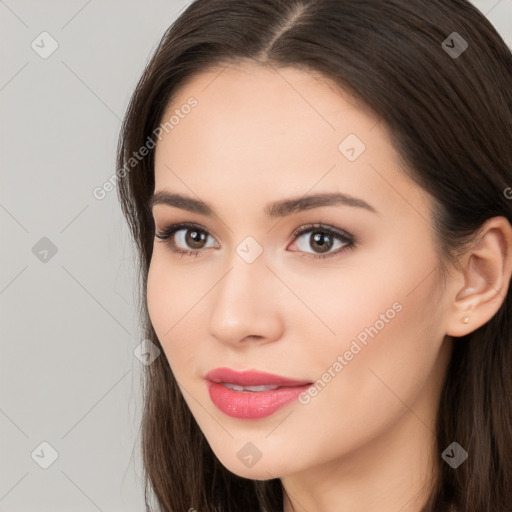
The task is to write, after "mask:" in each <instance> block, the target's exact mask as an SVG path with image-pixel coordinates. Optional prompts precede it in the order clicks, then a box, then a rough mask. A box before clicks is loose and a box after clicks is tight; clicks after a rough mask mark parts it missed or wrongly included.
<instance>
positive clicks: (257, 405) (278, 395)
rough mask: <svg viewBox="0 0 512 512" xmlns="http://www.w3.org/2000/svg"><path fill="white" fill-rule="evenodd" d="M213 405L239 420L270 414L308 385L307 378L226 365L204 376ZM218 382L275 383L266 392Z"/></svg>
mask: <svg viewBox="0 0 512 512" xmlns="http://www.w3.org/2000/svg"><path fill="white" fill-rule="evenodd" d="M204 378H205V380H206V385H207V387H208V392H209V395H210V399H211V400H212V402H213V404H214V405H215V406H216V407H217V408H218V409H219V410H220V411H221V412H223V413H224V414H226V415H228V416H231V417H233V418H240V419H260V418H265V417H267V416H270V415H271V414H273V413H274V412H276V411H278V410H279V409H281V408H282V407H284V406H286V405H288V404H289V403H290V402H292V401H294V400H296V399H297V398H298V396H299V395H300V394H301V393H302V392H303V391H305V390H306V389H307V388H309V387H310V386H311V385H312V382H310V381H304V380H295V379H289V378H286V377H281V376H279V375H273V374H270V373H265V372H259V371H256V370H247V371H242V372H237V371H235V370H232V369H230V368H216V369H215V370H212V371H210V372H208V373H207V374H206V375H205V377H204ZM222 383H229V384H236V385H238V386H262V385H269V386H279V387H278V388H277V389H274V390H269V391H235V390H233V389H229V388H227V387H225V386H224V385H223V384H222Z"/></svg>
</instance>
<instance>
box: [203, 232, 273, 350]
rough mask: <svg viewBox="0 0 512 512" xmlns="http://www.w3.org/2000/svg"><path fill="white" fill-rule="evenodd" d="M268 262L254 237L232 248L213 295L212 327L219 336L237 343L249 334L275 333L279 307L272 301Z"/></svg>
mask: <svg viewBox="0 0 512 512" xmlns="http://www.w3.org/2000/svg"><path fill="white" fill-rule="evenodd" d="M248 238H249V237H248ZM258 245H259V244H258ZM260 247H261V246H260ZM258 252H259V254H258ZM266 264H267V261H266V258H265V257H264V253H263V252H262V251H261V250H258V249H257V247H256V245H255V243H254V241H252V240H244V241H242V242H241V243H240V244H239V245H238V246H237V247H236V248H235V250H234V251H233V253H232V256H231V257H230V258H229V261H228V265H229V268H228V270H227V273H226V274H225V275H224V277H223V278H222V279H221V280H220V282H218V284H217V286H216V291H215V293H214V294H213V297H212V301H213V307H212V311H211V316H210V330H211V333H212V334H213V335H214V336H215V337H216V338H217V339H219V340H224V341H226V342H233V343H236V342H238V341H241V340H242V339H244V338H245V337H247V336H257V337H264V338H267V337H273V336H275V334H276V329H278V327H279V325H278V324H279V320H278V309H279V308H278V307H276V304H275V302H274V301H273V300H272V297H276V294H275V293H274V292H273V291H272V290H273V285H272V279H274V280H275V277H274V276H273V275H272V273H271V272H270V270H269V269H268V268H267V266H266ZM277 285H278V283H277V280H276V283H275V286H277Z"/></svg>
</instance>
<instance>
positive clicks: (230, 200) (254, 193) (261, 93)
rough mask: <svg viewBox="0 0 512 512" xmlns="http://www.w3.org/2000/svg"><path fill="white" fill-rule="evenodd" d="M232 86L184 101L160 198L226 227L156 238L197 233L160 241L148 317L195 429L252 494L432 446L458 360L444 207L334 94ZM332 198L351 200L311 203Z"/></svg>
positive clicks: (257, 73)
mask: <svg viewBox="0 0 512 512" xmlns="http://www.w3.org/2000/svg"><path fill="white" fill-rule="evenodd" d="M220 71H221V70H220V68H219V69H218V70H216V71H214V72H213V71H212V72H208V73H203V74H201V75H196V76H195V77H194V78H193V80H192V81H190V82H189V83H188V84H186V86H185V87H184V88H183V89H181V90H180V92H179V94H178V95H177V96H176V97H174V99H173V102H172V105H170V106H169V108H168V110H167V112H166V114H165V116H164V119H163V121H162V123H164V122H166V121H168V120H169V119H170V118H171V116H172V115H174V116H175V117H174V118H173V121H172V122H171V124H172V126H171V124H168V125H167V131H165V130H164V131H163V132H162V134H163V135H162V137H161V139H160V141H159V142H158V144H157V147H156V150H155V151H156V154H155V192H156V193H167V194H179V195H181V196H185V197H186V198H187V199H189V200H190V202H192V201H193V202H194V204H195V203H196V202H199V201H201V202H204V203H205V204H206V205H208V207H209V209H210V210H211V211H212V212H213V213H211V214H207V212H208V211H209V210H208V208H207V207H203V211H202V212H201V211H189V210H188V209H187V208H185V206H186V205H188V204H189V203H186V202H181V203H180V202H178V201H176V200H174V206H171V204H166V203H165V202H159V201H155V202H154V205H153V207H152V212H153V216H154V219H155V229H156V233H157V234H159V233H162V232H163V231H164V230H165V228H167V227H168V226H169V225H173V224H178V223H191V224H193V226H192V227H188V228H179V229H178V230H177V231H176V233H175V234H174V235H171V236H170V237H169V238H168V239H167V240H161V239H159V238H157V237H155V241H154V248H153V256H152V260H151V265H150V269H149V276H148V283H147V300H148V308H149V313H150V318H151V321H152V324H153V326H154V329H155V331H156V334H157V335H158V338H159V340H160V342H161V344H162V346H163V349H164V351H165V357H167V359H168V361H169V364H170V366H171V368H172V371H173V373H174V375H175V377H176V379H177V381H178V383H179V385H180V388H181V390H182V392H183V396H184V398H185V400H186V402H187V404H188V406H189V407H190V410H191V412H192V414H193V416H194V418H195V419H196V421H197V423H198V425H199V427H200V428H201V430H202V431H203V433H204V435H205V436H206V439H207V440H208V442H209V444H210V445H211V447H212V449H213V451H214V452H215V454H216V455H217V457H218V458H219V459H220V461H221V462H222V463H223V464H224V465H225V466H226V467H227V468H228V469H229V470H231V471H232V472H234V473H236V474H238V475H240V476H244V477H246V478H254V479H268V478H275V477H284V476H286V475H291V474H294V473H299V472H301V471H305V470H307V469H309V468H313V467H315V466H317V467H320V466H322V465H324V467H325V468H327V467H328V465H329V464H331V463H332V464H334V463H335V464H336V467H338V468H340V467H343V466H342V465H341V466H340V463H341V462H342V461H347V463H348V461H353V460H354V459H353V455H354V454H358V455H361V456H363V455H364V454H366V455H367V456H368V457H369V458H371V457H375V456H378V454H379V453H380V451H381V450H383V449H384V448H385V446H389V444H388V443H389V442H390V440H391V439H394V441H393V442H394V443H395V445H396V446H399V445H400V446H404V447H405V446H407V447H408V448H407V449H410V447H411V442H412V443H414V442H416V441H414V440H417V439H422V443H423V444H424V443H425V439H426V438H427V437H428V436H432V437H433V434H432V431H433V430H434V425H435V410H436V404H437V400H438V394H439V391H440V389H441V385H442V379H443V378H444V374H445V369H446V364H447V361H448V359H449V355H450V349H451V346H450V344H449V341H450V338H445V333H446V329H445V325H446V318H447V313H446V311H447V309H448V308H447V299H446V295H445V292H444V288H443V286H442V282H441V279H440V274H439V267H438V258H437V255H436V253H435V250H434V242H433V232H432V225H431V220H430V208H431V206H432V203H431V202H430V197H429V196H428V195H427V194H426V193H425V192H424V191H423V190H422V189H421V188H420V187H418V186H417V185H416V184H415V183H414V182H413V181H412V180H410V179H409V178H408V177H407V176H406V174H405V173H404V172H403V171H402V170H401V169H400V168H399V163H398V159H397V155H396V153H395V152H394V150H393V148H392V147H391V145H390V141H389V139H388V136H387V133H386V132H385V131H384V128H383V126H382V124H381V123H379V120H378V119H375V118H373V117H369V116H368V115H367V114H365V113H364V112H363V111H361V110H359V109H358V108H356V106H355V104H354V103H352V102H351V101H350V100H349V99H348V97H346V95H345V94H341V93H340V92H337V91H336V90H335V89H334V87H331V86H329V84H328V82H326V81H324V80H320V79H319V77H318V76H316V77H315V76H314V75H313V74H311V73H307V72H304V71H300V70H297V69H294V68H285V69H279V70H278V71H277V70H274V69H271V68H262V67H254V66H252V65H244V66H243V67H240V68H237V69H235V68H227V69H225V70H224V71H222V72H220ZM191 97H193V98H195V101H196V102H197V104H196V103H195V102H193V101H191V100H190V98H191ZM192 103H193V104H194V106H193V107H189V106H188V105H191V104H192ZM324 194H330V195H332V194H342V195H344V196H350V197H351V198H353V199H351V200H350V201H348V200H347V201H345V202H341V201H340V202H335V201H331V202H330V204H327V202H326V201H325V200H324V202H323V204H321V203H322V201H321V200H318V199H317V200H314V199H308V198H312V197H313V196H317V195H324ZM289 201H292V202H291V203H288V202H289ZM281 202H286V205H283V206H281V207H279V206H276V205H278V204H279V203H281ZM180 204H181V206H182V207H179V206H180ZM196 210H197V209H196ZM318 224H321V225H322V227H321V228H319V227H318ZM311 225H313V226H311ZM299 229H302V231H303V232H302V233H299V234H296V235H294V233H295V232H296V230H299ZM173 248H175V249H181V250H184V251H192V252H193V254H191V255H181V254H177V253H174V252H173V250H172V249H173ZM322 255H324V256H327V257H325V258H323V259H321V258H319V256H322ZM218 368H228V369H232V370H233V371H235V372H244V371H247V370H253V371H256V372H266V373H269V374H273V375H277V376H281V377H283V378H285V379H288V381H298V383H297V382H295V384H294V383H292V382H277V380H276V379H274V378H271V377H265V376H264V377H263V378H261V379H260V380H258V379H255V380H250V379H249V378H246V380H243V379H242V380H238V378H237V377H236V375H235V376H233V375H232V374H229V373H228V374H225V375H222V374H219V375H217V377H218V378H217V379H214V377H212V379H214V380H219V381H222V382H224V383H228V384H229V383H231V384H238V385H243V386H244V388H243V390H242V391H240V390H239V389H240V388H236V387H235V388H234V389H228V387H227V386H225V385H224V384H221V383H217V384H213V385H212V384H211V383H210V381H209V380H207V379H206V378H205V376H206V375H207V374H208V373H209V372H211V371H212V370H214V369H218ZM210 375H211V374H210ZM308 383H309V384H308ZM251 384H252V385H269V386H272V387H275V386H279V387H278V388H277V389H271V388H266V387H265V388H250V389H249V390H248V389H247V388H246V386H249V385H251ZM283 384H284V385H283ZM293 384H294V385H293ZM299 384H303V385H302V386H299ZM231 388H233V386H231ZM210 392H211V393H210ZM299 393H300V394H299ZM398 436H399V437H398ZM398 440H400V443H401V444H399V443H398ZM417 446H418V449H421V448H420V444H418V445H417ZM363 448H364V449H363ZM398 449H399V448H397V450H398Z"/></svg>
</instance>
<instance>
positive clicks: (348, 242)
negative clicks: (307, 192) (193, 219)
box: [155, 222, 356, 260]
mask: <svg viewBox="0 0 512 512" xmlns="http://www.w3.org/2000/svg"><path fill="white" fill-rule="evenodd" d="M181 229H194V230H196V231H200V232H202V233H206V234H209V233H208V231H207V230H206V229H203V228H201V227H200V226H198V225H197V224H191V223H188V222H182V223H179V224H170V225H168V226H165V227H164V229H162V230H161V231H158V232H157V233H156V234H155V236H156V237H157V238H159V239H160V240H159V241H160V242H163V243H167V244H168V245H169V246H170V249H171V251H172V252H174V253H176V254H181V255H182V256H194V257H197V256H199V254H200V253H201V252H202V250H201V249H196V250H185V249H178V248H177V247H176V245H175V243H174V242H172V239H171V237H172V236H173V235H174V234H175V233H176V232H177V231H180V230H181ZM313 231H320V232H323V233H324V234H325V233H327V234H329V235H331V236H332V237H333V238H335V239H337V240H339V241H340V242H343V243H344V244H345V245H344V246H343V247H342V248H340V249H338V250H337V251H335V252H331V253H327V254H311V253H304V254H303V256H304V257H312V258H313V259H317V260H323V259H325V258H330V257H334V256H337V255H339V254H341V253H344V252H345V251H348V250H350V249H353V248H354V247H355V246H356V241H355V238H354V237H353V236H352V235H350V234H349V233H346V232H343V231H340V230H338V229H335V228H333V227H329V226H325V225H323V224H306V225H305V226H302V227H300V228H299V229H296V230H295V231H294V232H293V234H292V236H293V241H295V240H296V239H297V238H299V237H300V236H301V235H304V234H305V233H310V232H313ZM298 252H303V251H298Z"/></svg>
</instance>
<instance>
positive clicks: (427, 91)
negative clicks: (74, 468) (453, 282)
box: [117, 0, 512, 512]
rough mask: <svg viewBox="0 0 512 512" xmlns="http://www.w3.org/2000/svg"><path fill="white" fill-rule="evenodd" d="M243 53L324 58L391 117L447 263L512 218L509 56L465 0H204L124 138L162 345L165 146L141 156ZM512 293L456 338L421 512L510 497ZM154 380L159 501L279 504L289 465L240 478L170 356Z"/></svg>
mask: <svg viewBox="0 0 512 512" xmlns="http://www.w3.org/2000/svg"><path fill="white" fill-rule="evenodd" d="M454 32H457V34H458V35H454V34H453V33H454ZM450 37H451V39H450ZM454 38H455V39H454ZM461 38H462V39H461ZM446 41H448V42H446ZM464 41H465V42H466V43H467V47H465V46H464ZM464 48H465V51H463V52H462V53H460V51H462V50H464ZM450 49H455V50H460V51H459V54H457V53H454V51H451V50H450ZM244 61H247V62H250V61H252V62H257V63H259V64H262V65H269V66H274V67H283V66H294V67H296V68H298V69H302V70H309V71H315V72H320V73H321V74H323V75H324V76H326V77H328V78H330V79H332V80H333V81H334V83H336V84H339V86H340V87H341V88H343V90H345V91H348V92H349V93H351V94H352V95H353V96H354V97H355V98H357V99H358V101H360V102H361V105H362V106H364V107H365V108H368V109H369V112H372V113H373V114H375V115H376V116H377V118H379V119H381V120H382V122H383V123H385V125H386V127H387V128H388V129H389V132H390V134H391V136H392V142H393V146H394V147H395V149H396V150H397V151H398V153H399V155H400V157H401V159H403V162H404V170H406V172H408V173H409V174H410V176H411V177H412V178H413V179H414V180H415V181H416V182H417V183H418V185H420V186H421V187H423V188H424V189H425V190H426V191H428V192H429V193H430V194H431V195H432V197H433V198H434V201H435V205H436V207H435V210H434V212H433V219H434V228H435V230H436V231H435V232H436V240H435V243H436V247H437V248H438V250H439V254H440V256H441V258H440V260H441V264H442V265H444V263H446V262H454V261H456V257H457V255H458V254H460V251H461V250H462V248H463V247H464V246H465V245H464V244H465V243H466V242H467V240H468V239H469V238H470V237H471V235H472V234H474V233H475V232H476V231H477V230H478V228H479V227H480V226H481V225H482V224H483V223H484V222H485V221H486V220H487V219H488V218H490V217H493V216H504V217H506V218H507V219H508V221H509V222H511V223H512V201H511V200H510V199H508V198H507V196H510V195H509V194H507V193H506V192H505V191H506V190H507V189H508V187H509V186H512V55H511V52H510V50H509V48H508V47H507V46H506V44H505V43H504V41H503V39H502V38H501V37H500V35H499V34H498V33H497V31H496V30H495V29H494V28H493V26H492V25H491V23H490V22H489V21H488V20H487V19H486V18H485V16H484V15H483V14H482V13H480V12H479V11H478V10H477V9H476V8H475V7H474V6H473V5H471V4H470V3H469V2H468V1H466V0H428V1H425V0H257V1H255V0H196V1H194V2H193V3H191V4H190V5H189V6H188V7H187V9H186V10H184V11H183V13H182V14H181V15H180V16H179V18H178V19H177V20H176V21H175V22H174V23H173V24H172V26H170V28H169V29H168V30H167V31H166V33H165V34H164V36H163V38H162V39H161V41H160V44H159V45H158V47H157V48H156V50H155V52H154V54H153V56H152V58H151V59H150V61H149V63H148V64H147V66H146V69H145V70H144V73H143V75H142V77H141V79H140V81H139V83H138V85H137V87H136V89H135V91H134V93H133V96H132V98H131V101H130V104H129V107H128V109H127V113H126V116H125V119H124V123H123V127H122V131H121V134H120V139H119V147H118V160H117V179H118V193H119V198H120V201H121V206H122V210H123V213H124V215H125V217H126V219H127V222H128V224H129V226H130V229H131V232H132V234H133V238H134V240H135V242H136V245H137V256H138V258H139V262H138V267H139V268H140V316H141V322H142V329H143V333H142V334H143V336H144V337H145V338H147V339H149V340H151V341H152V342H153V343H154V344H155V345H156V346H157V347H159V348H160V349H161V350H162V347H161V345H160V342H159V340H158V338H157V336H156V334H155V332H154V330H153V327H152V325H151V322H150V319H149V315H148V310H147V306H146V294H145V290H146V279H147V275H148V268H149V264H150V260H151V255H152V249H153V240H154V221H153V219H152V216H151V212H150V210H149V209H148V205H147V202H148V199H149V197H150V195H151V194H152V193H153V192H154V185H155V181H154V168H153V165H154V152H153V151H149V152H148V154H146V155H145V156H144V157H143V158H140V157H138V158H137V161H136V162H135V161H134V160H133V158H134V157H133V155H134V154H135V153H137V152H139V150H140V148H142V147H143V146H145V145H146V146H147V147H149V146H148V144H149V141H150V140H152V139H154V138H155V133H158V132H155V130H156V129H157V128H158V126H159V124H160V123H161V122H162V116H163V113H164V110H165V108H166V106H167V105H168V103H169V101H170V100H171V99H172V98H173V95H174V94H175V93H176V91H177V89H178V87H181V86H183V85H184V84H185V82H186V80H187V79H189V78H190V77H192V76H193V75H194V74H195V73H199V72H201V71H206V70H210V69H214V68H217V67H219V69H221V66H223V65H229V64H231V63H237V62H244ZM153 145H154V144H153ZM508 190H510V189H508ZM511 301H512V299H511V292H510V291H509V292H508V294H507V296H506V298H505V300H504V302H503V304H502V305H501V308H500V309H499V311H498V312H497V314H496V315H495V316H494V317H493V318H492V319H491V320H490V321H489V322H487V323H486V324H485V325H483V326H482V327H480V328H479V329H477V330H475V331H474V332H472V333H470V334H468V335H467V336H464V337H463V338H460V339H459V340H458V342H457V343H456V344H455V345H454V352H453V354H452V359H451V361H450V365H449V368H448V372H447V376H446V381H445V384H444V388H443V392H442V396H441V400H440V404H439V411H438V421H437V432H436V435H437V443H438V452H439V460H438V465H439V470H440V472H439V478H438V480H437V483H436V486H435V488H434V489H433V491H432V493H431V494H430V496H429V499H428V502H427V503H426V504H425V506H424V507H423V509H422V512H443V511H447V510H449V507H450V506H454V507H455V508H456V509H457V510H458V511H460V512H463V511H464V512H470V511H471V512H489V511H493V512H510V511H511V510H512V373H511V372H512V336H511V332H512V322H511V319H512V317H511V314H512V309H511V308H512V302H511ZM162 351H163V350H162ZM143 389H144V410H143V417H142V423H141V436H142V437H141V440H142V442H141V446H142V455H143V465H144V475H145V498H146V507H147V510H151V508H150V507H152V506H153V503H152V496H154V498H156V504H157V505H158V507H159V509H160V510H162V511H163V512H177V511H180V512H181V511H187V510H189V509H191V508H192V509H196V510H197V511H198V512H207V511H221V510H222V511H223V512H235V511H236V512H240V511H242V512H251V511H261V510H264V511H268V512H274V511H276V512H277V511H282V502H283V490H282V486H281V482H280V480H279V479H274V480H267V481H252V480H249V479H245V478H241V477H238V476H237V475H234V474H233V473H231V472H230V471H228V470H227V469H226V468H225V467H224V466H222V464H221V463H220V462H219V460H218V459H217V458H216V457H215V455H214V454H213V452H212V450H211V449H210V447H209V445H208V443H207V442H206V439H205V437H204V435H203V434H202V432H201V431H200V429H199V427H198V425H197V423H196V421H195V419H194V418H193V416H192V414H191V412H190V410H189V409H188V407H187V405H186V402H185V401H184V399H183V396H182V395H181V392H180V390H179V388H178V385H177V383H176V381H175V378H174V376H173V373H172V371H171V369H170V366H169V364H168V361H167V359H166V358H165V357H163V356H162V357H158V358H157V359H156V360H155V361H154V362H153V363H152V364H151V365H149V366H146V367H145V370H144V375H143ZM453 441H457V442H458V443H459V444H460V445H461V446H462V447H464V448H465V449H466V451H467V452H468V453H469V458H468V459H467V460H466V462H465V463H464V464H462V465H461V466H460V467H458V468H457V469H456V470H454V469H452V468H451V467H450V466H449V465H448V464H446V463H445V462H443V460H442V459H441V452H442V451H443V450H444V449H445V448H446V447H447V446H448V445H450V444H451V443H452V442H453Z"/></svg>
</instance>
